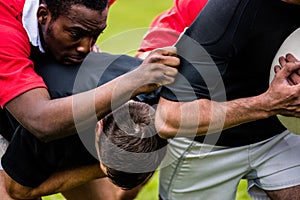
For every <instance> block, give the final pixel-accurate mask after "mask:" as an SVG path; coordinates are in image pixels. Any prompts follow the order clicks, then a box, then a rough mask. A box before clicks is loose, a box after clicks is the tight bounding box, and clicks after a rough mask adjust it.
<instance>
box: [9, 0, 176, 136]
mask: <svg viewBox="0 0 300 200" xmlns="http://www.w3.org/2000/svg"><path fill="white" fill-rule="evenodd" d="M37 16H38V21H39V24H40V27H41V30H42V33H43V38H44V40H45V41H44V42H45V45H44V46H45V49H46V50H47V51H48V52H52V54H53V56H54V58H55V59H57V60H58V61H60V62H62V63H64V64H71V63H79V62H81V61H82V60H83V58H84V57H85V56H86V55H87V53H88V52H89V51H90V49H91V47H92V46H93V45H94V44H95V42H96V39H97V37H98V36H99V34H100V33H101V32H102V31H103V29H105V27H106V19H107V9H105V10H104V11H103V12H102V13H100V12H98V11H94V10H91V9H88V8H86V7H84V6H80V5H75V6H72V7H71V10H70V12H69V14H68V16H60V17H58V19H56V20H54V21H53V20H52V21H51V13H50V12H49V10H48V9H47V6H45V5H44V4H41V5H40V7H39V9H38V13H37ZM77 16H83V17H82V18H81V17H80V18H78V17H77ZM99 62H101V61H99ZM178 65H179V59H178V58H177V57H176V49H175V48H171V47H170V48H166V49H160V50H157V51H154V52H153V53H151V55H149V57H147V58H146V59H145V61H144V62H143V64H142V65H141V66H140V67H139V68H138V69H136V70H134V71H132V72H130V73H128V74H126V75H123V76H121V77H119V78H117V79H115V80H113V81H111V82H110V83H107V84H105V85H103V86H101V87H99V88H96V89H95V90H93V91H88V92H86V93H82V94H79V95H77V96H71V97H66V98H61V99H56V100H51V99H50V96H49V93H48V91H47V90H46V89H44V88H35V89H32V90H29V91H27V92H25V93H23V94H21V95H19V96H17V97H15V98H14V99H12V100H11V101H10V102H8V103H7V104H6V105H5V107H6V108H7V109H8V111H9V112H10V113H11V114H12V115H13V116H14V117H15V118H16V119H17V120H18V121H19V122H20V123H21V124H22V125H23V126H24V127H25V128H26V129H28V130H29V131H30V132H31V133H33V134H34V135H35V136H36V137H38V138H39V139H41V140H43V141H49V140H53V139H56V138H61V137H65V136H67V135H70V134H74V133H75V130H76V129H75V124H74V119H73V114H74V113H73V108H72V101H73V98H76V97H79V98H80V97H83V96H84V98H83V99H82V101H81V102H78V103H79V104H80V105H81V107H80V110H78V111H76V115H77V116H79V118H81V119H86V118H87V116H90V115H91V113H87V112H86V111H87V110H89V109H90V108H95V111H96V113H95V114H96V116H97V117H98V118H102V117H103V116H104V115H105V114H106V113H108V112H109V111H110V106H111V102H112V101H114V100H118V101H116V102H115V103H116V104H115V105H116V106H117V105H121V104H122V103H124V102H126V101H127V100H128V99H129V98H131V97H132V96H135V95H137V94H139V93H143V92H150V91H153V90H155V89H157V88H158V86H160V85H164V84H169V83H172V82H173V80H174V76H175V75H176V74H177V69H176V68H175V67H176V66H178ZM118 84H119V86H121V87H122V89H115V88H116V86H118ZM112 91H114V95H112ZM85 95H87V96H89V95H93V97H94V98H95V101H94V100H91V101H86V98H85ZM112 97H114V99H111V98H112Z"/></svg>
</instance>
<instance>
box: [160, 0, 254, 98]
mask: <svg viewBox="0 0 300 200" xmlns="http://www.w3.org/2000/svg"><path fill="white" fill-rule="evenodd" d="M247 2H249V0H228V1H223V0H212V1H208V3H207V4H206V6H205V7H204V9H203V10H202V11H201V12H200V14H199V15H198V17H197V18H196V19H195V21H194V22H193V23H192V25H191V26H190V27H189V28H187V29H186V30H185V32H184V33H183V34H182V35H181V37H180V38H179V39H178V41H177V43H176V44H175V46H176V47H177V52H178V55H179V56H180V61H181V63H180V67H179V74H178V76H177V77H176V79H175V82H174V83H173V84H171V85H168V86H167V87H164V88H163V90H162V92H161V96H162V97H164V98H166V99H169V100H172V101H192V100H195V99H199V98H206V99H213V100H216V101H223V100H226V94H225V89H224V83H223V77H222V76H223V74H224V73H225V71H226V68H227V66H228V63H229V61H230V59H231V57H232V56H233V54H235V52H236V51H237V50H238V49H237V48H239V46H241V45H240V44H238V46H236V45H237V43H236V39H238V38H236V30H237V28H238V26H239V25H240V21H238V20H235V19H240V17H235V16H236V15H242V14H243V11H242V9H243V7H244V5H245V4H247ZM240 30H241V29H239V31H240ZM243 31H247V30H243ZM239 34H241V33H239Z"/></svg>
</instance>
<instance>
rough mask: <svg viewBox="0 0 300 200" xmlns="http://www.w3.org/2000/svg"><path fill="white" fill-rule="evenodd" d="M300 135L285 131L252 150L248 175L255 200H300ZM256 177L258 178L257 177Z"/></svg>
mask: <svg viewBox="0 0 300 200" xmlns="http://www.w3.org/2000/svg"><path fill="white" fill-rule="evenodd" d="M299 151H300V136H297V135H294V134H291V133H289V132H287V131H286V132H284V133H282V134H280V135H278V136H276V137H274V138H272V139H271V140H269V141H268V142H266V143H264V144H261V145H258V146H256V147H254V146H253V149H250V150H249V152H250V158H252V160H251V166H252V167H253V173H249V174H247V177H246V178H247V179H248V183H249V184H250V186H255V187H253V188H252V187H250V188H249V195H250V196H251V197H252V198H253V199H272V200H289V199H293V200H294V199H295V200H300V173H299V171H300V157H299ZM255 177H256V178H255Z"/></svg>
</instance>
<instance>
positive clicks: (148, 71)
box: [133, 47, 180, 94]
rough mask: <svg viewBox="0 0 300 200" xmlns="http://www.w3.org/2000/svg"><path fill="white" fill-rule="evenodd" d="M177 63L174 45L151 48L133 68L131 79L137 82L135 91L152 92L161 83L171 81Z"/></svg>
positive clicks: (178, 61) (174, 74)
mask: <svg viewBox="0 0 300 200" xmlns="http://www.w3.org/2000/svg"><path fill="white" fill-rule="evenodd" d="M179 63H180V60H179V58H178V57H177V54H176V48H175V47H166V48H161V49H156V50H153V51H152V52H151V53H150V54H149V56H147V57H146V58H145V60H144V61H143V63H142V64H141V65H140V66H139V67H138V68H137V69H136V70H134V75H135V77H134V79H133V80H136V81H137V82H139V83H138V89H137V90H136V93H137V94H139V93H147V92H152V91H154V90H156V89H158V88H159V87H160V86H162V85H167V84H170V83H173V82H174V80H175V76H176V75H177V73H178V70H177V67H178V66H179Z"/></svg>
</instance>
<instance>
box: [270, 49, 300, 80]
mask: <svg viewBox="0 0 300 200" xmlns="http://www.w3.org/2000/svg"><path fill="white" fill-rule="evenodd" d="M279 64H280V65H276V66H275V68H274V71H275V73H276V74H277V73H279V72H280V71H281V70H283V71H282V72H281V76H282V78H284V79H286V80H287V81H288V83H289V84H290V85H296V84H298V83H300V76H299V74H300V73H299V72H300V66H299V62H298V60H297V59H296V57H295V56H293V55H292V54H291V53H288V54H286V56H285V57H284V56H281V57H279Z"/></svg>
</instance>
